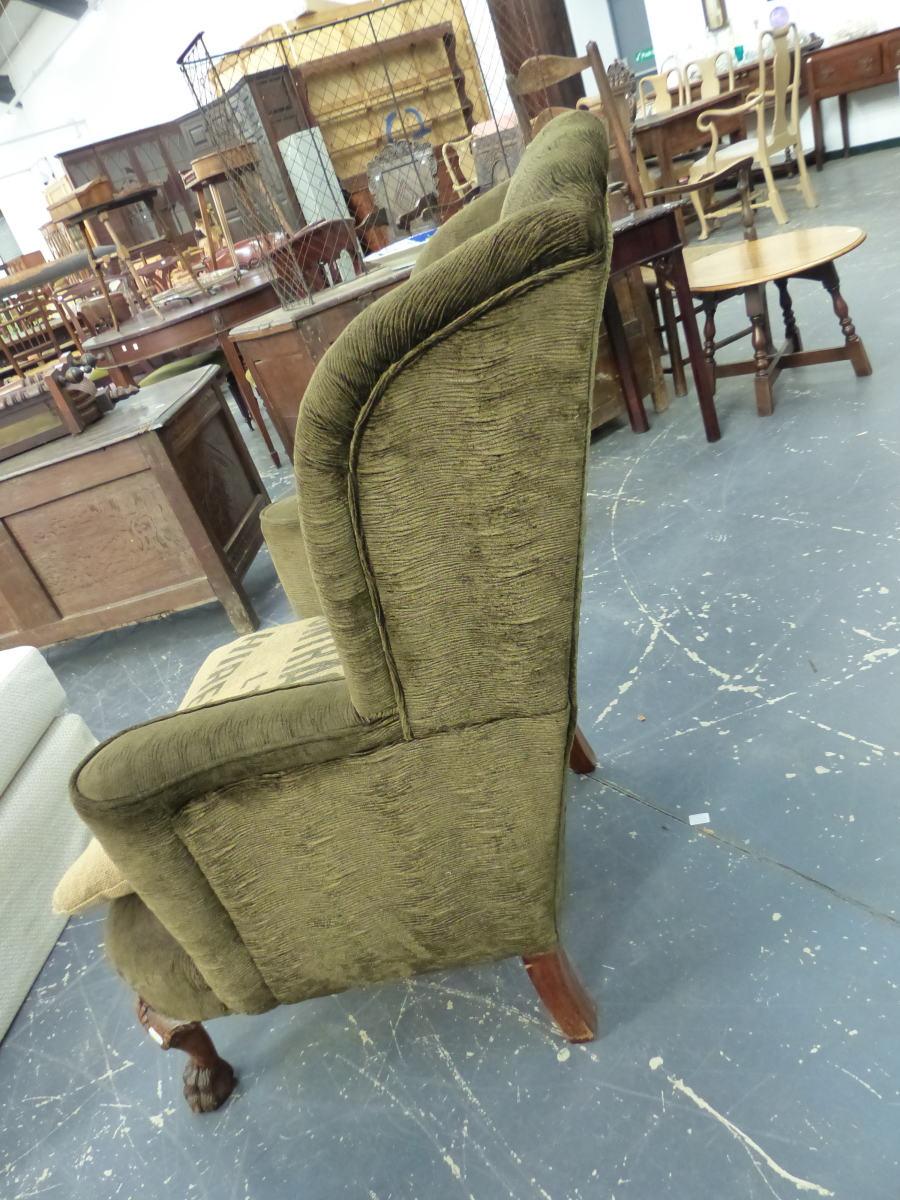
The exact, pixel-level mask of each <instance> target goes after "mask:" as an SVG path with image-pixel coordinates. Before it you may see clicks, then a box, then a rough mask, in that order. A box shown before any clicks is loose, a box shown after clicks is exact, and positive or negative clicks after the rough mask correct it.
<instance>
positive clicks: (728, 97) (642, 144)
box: [634, 87, 747, 187]
mask: <svg viewBox="0 0 900 1200" xmlns="http://www.w3.org/2000/svg"><path fill="white" fill-rule="evenodd" d="M745 94H746V88H743V87H739V88H734V89H733V90H732V91H730V92H721V93H720V94H719V95H718V96H711V97H709V98H707V99H706V100H694V101H692V103H690V104H682V105H681V107H680V108H673V109H670V110H669V111H668V112H662V113H651V115H650V116H649V117H638V118H637V120H636V121H635V122H634V136H635V139H636V140H637V144H638V147H639V149H640V151H641V154H643V156H644V158H656V159H657V160H658V161H659V169H660V184H659V186H660V187H674V186H675V185H676V184H677V183H678V176H679V170H678V169H677V168H676V166H675V159H676V158H677V157H678V156H679V155H681V154H690V153H691V152H692V151H694V150H697V151H699V150H702V149H703V147H704V146H707V145H709V143H710V142H711V141H712V136H711V135H710V134H709V133H701V131H700V130H699V129H698V128H697V118H698V117H699V116H702V114H703V113H705V112H708V110H709V109H711V108H716V109H718V108H735V107H737V106H738V105H739V104H741V102H742V101H743V99H744V96H745ZM716 126H717V127H718V130H719V134H720V135H727V134H731V136H732V139H734V135H735V134H736V135H737V137H738V139H739V140H742V139H743V138H745V137H746V136H747V114H746V113H735V114H734V116H732V117H720V118H719V119H718V120H717V121H716ZM681 174H682V175H686V174H687V169H686V168H685V169H682V170H681Z"/></svg>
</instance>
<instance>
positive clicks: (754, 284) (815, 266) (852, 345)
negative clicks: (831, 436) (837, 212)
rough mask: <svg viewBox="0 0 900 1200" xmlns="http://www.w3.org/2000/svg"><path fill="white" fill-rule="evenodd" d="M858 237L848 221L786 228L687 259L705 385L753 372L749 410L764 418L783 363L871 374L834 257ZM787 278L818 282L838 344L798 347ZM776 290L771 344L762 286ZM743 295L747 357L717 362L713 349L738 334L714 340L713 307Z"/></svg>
mask: <svg viewBox="0 0 900 1200" xmlns="http://www.w3.org/2000/svg"><path fill="white" fill-rule="evenodd" d="M865 238H866V235H865V233H864V232H863V231H862V230H861V229H857V228H856V226H854V225H828V226H823V227H821V228H818V229H797V230H794V231H793V232H791V233H782V234H777V235H776V236H774V237H766V238H759V239H758V240H757V241H755V242H735V243H734V244H733V245H731V246H728V247H726V248H725V249H723V250H719V251H718V252H717V253H715V254H710V255H707V256H706V257H704V258H699V259H696V260H694V261H693V262H691V263H689V264H688V280H689V282H690V288H691V292H692V293H693V294H694V295H697V296H699V297H700V298H701V300H702V303H703V309H704V312H705V314H706V324H705V326H704V338H705V342H704V348H705V351H706V361H707V363H708V364H709V368H710V374H711V376H712V381H713V387H715V384H716V380H717V379H722V378H727V377H728V376H730V375H755V377H756V380H755V382H756V408H757V411H758V412H759V415H760V416H769V415H770V414H771V413H772V412H773V410H774V407H775V402H774V397H773V393H772V389H773V387H774V384H775V380H776V379H777V378H778V376H779V374H780V373H781V371H783V370H784V369H785V368H786V367H810V366H814V365H816V364H817V363H826V362H842V361H844V360H847V361H849V362H850V364H851V365H852V367H853V370H854V371H855V372H856V374H857V375H871V374H872V367H871V364H870V363H869V356H868V355H867V354H866V348H865V346H864V345H863V343H862V339H861V338H860V336H859V335H858V334H857V332H856V328H855V327H854V325H853V322H852V321H851V320H850V313H849V311H848V309H847V302H846V300H845V299H844V297H843V296H842V295H841V285H840V279H839V278H838V273H837V269H836V268H835V265H834V260H835V259H836V258H840V257H841V255H843V254H848V253H849V252H850V251H851V250H855V249H856V247H857V246H859V245H860V244H861V243H862V242H864V241H865ZM791 279H812V280H815V281H817V282H818V283H821V284H822V286H823V287H824V288H825V290H826V292H828V294H829V295H830V296H831V303H832V307H833V308H834V314H835V316H836V317H837V319H838V321H839V322H840V325H841V332H842V333H843V335H844V344H843V345H842V346H834V347H830V348H828V349H825V350H804V349H803V343H802V341H801V338H800V330H799V329H798V328H797V321H796V318H795V316H794V308H793V304H792V302H791V297H790V294H789V292H788V281H789V280H791ZM767 283H774V284H775V286H776V287H777V288H778V296H779V300H780V302H781V312H782V316H783V318H784V332H785V341H784V342H783V344H782V345H781V346H780V347H776V346H775V344H774V342H773V340H772V329H771V323H770V321H769V310H768V304H767V301H766V284H767ZM740 294H743V296H744V303H745V304H746V307H747V316H748V317H749V318H750V329H749V330H747V331H746V333H749V334H750V337H751V341H752V344H753V358H750V359H744V360H742V361H740V362H732V363H717V362H716V351H718V350H719V349H721V347H723V346H726V345H728V344H729V343H730V342H733V341H736V340H737V339H738V338H740V337H743V336H745V334H736V335H733V336H732V337H729V338H725V339H723V340H722V341H720V342H717V341H716V326H715V315H716V309H717V307H718V306H719V304H720V303H721V302H722V301H723V300H727V299H728V298H729V297H731V296H735V295H740Z"/></svg>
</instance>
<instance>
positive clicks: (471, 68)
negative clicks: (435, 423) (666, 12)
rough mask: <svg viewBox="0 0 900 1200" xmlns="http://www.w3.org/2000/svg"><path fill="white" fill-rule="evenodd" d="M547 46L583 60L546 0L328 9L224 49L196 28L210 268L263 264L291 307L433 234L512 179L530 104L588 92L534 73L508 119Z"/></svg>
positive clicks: (569, 101) (190, 74)
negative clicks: (409, 241) (520, 81)
mask: <svg viewBox="0 0 900 1200" xmlns="http://www.w3.org/2000/svg"><path fill="white" fill-rule="evenodd" d="M580 52H581V53H582V54H583V53H584V48H583V47H581V48H580ZM546 53H552V54H566V55H574V54H575V53H576V49H575V47H574V45H572V38H571V33H570V31H569V28H568V23H567V21H565V18H564V16H563V17H562V18H560V10H559V8H558V6H556V5H552V6H551V3H550V0H393V2H391V3H386V4H372V3H369V4H355V5H335V4H331V3H329V4H327V5H324V6H323V7H322V9H321V11H318V12H316V11H310V12H307V13H305V14H304V15H302V16H299V17H298V18H297V19H296V20H293V21H287V22H286V23H285V24H284V25H275V26H272V27H270V28H269V29H267V30H265V31H263V32H262V33H261V34H259V35H257V36H256V37H255V38H253V39H251V40H250V41H249V42H247V43H246V44H245V45H244V46H242V47H240V48H239V49H237V50H233V51H229V52H228V53H224V54H219V53H216V54H214V53H211V51H210V50H209V48H208V47H207V46H206V45H205V43H204V40H203V37H202V35H201V36H200V37H198V38H196V39H195V41H194V42H193V43H192V44H191V45H190V46H189V47H188V49H187V50H186V51H185V53H184V54H183V55H182V56H181V58H180V59H179V64H180V66H181V69H182V71H183V73H184V75H185V78H186V79H187V82H188V84H189V85H190V88H191V90H192V92H193V94H194V97H195V99H196V101H197V105H198V109H199V114H200V117H201V118H202V128H200V127H199V126H198V127H197V128H192V129H191V131H190V137H189V138H188V141H189V144H190V145H191V147H192V153H193V154H194V159H193V162H192V167H191V171H189V172H186V173H185V176H184V178H185V183H186V184H187V186H189V187H191V188H192V189H193V190H194V191H195V192H196V193H197V195H198V199H199V200H200V208H201V213H202V216H203V224H204V233H205V238H206V242H207V246H206V249H207V253H208V255H209V257H211V258H212V260H213V263H212V265H213V267H224V266H235V267H251V266H257V265H258V266H260V267H261V268H262V269H263V270H265V271H266V272H267V273H268V274H269V276H270V277H271V278H272V281H273V283H274V285H275V288H276V290H277V292H278V295H279V298H280V299H281V301H282V303H283V304H285V305H286V306H291V305H295V304H302V303H304V302H306V301H308V299H309V298H310V296H312V295H313V294H314V293H315V292H317V291H319V290H321V289H322V288H325V287H330V286H333V285H335V284H339V283H341V282H344V281H349V280H351V279H353V278H354V277H355V275H357V274H359V273H361V272H362V270H363V269H364V265H363V260H364V257H365V255H367V254H371V253H373V252H376V251H379V250H382V251H383V250H385V249H386V248H387V247H391V246H392V245H393V244H394V243H396V242H397V241H399V240H402V239H406V238H408V237H410V236H415V235H417V234H425V233H427V231H428V230H430V229H434V228H436V227H437V225H439V224H440V223H441V222H442V221H445V220H447V219H448V217H450V216H451V215H452V214H453V213H454V212H456V211H458V209H459V208H460V207H461V205H462V204H463V203H465V202H466V199H467V198H468V197H471V196H472V195H474V194H476V193H477V192H479V191H482V192H483V191H486V190H488V189H489V188H491V187H493V186H495V185H496V184H497V183H499V182H501V181H502V180H504V179H506V178H508V177H509V176H510V175H511V174H512V172H513V171H514V170H515V168H516V165H517V163H518V161H519V159H520V157H521V155H522V152H523V150H524V146H525V144H526V142H527V140H528V134H530V131H531V130H530V123H529V129H528V131H526V132H523V129H522V122H523V121H524V120H525V116H524V111H526V110H527V113H528V114H529V116H537V115H539V114H540V113H541V112H542V111H543V110H545V109H551V110H552V109H554V108H557V109H558V108H559V107H574V106H575V104H576V102H577V100H578V99H579V97H580V96H582V95H583V94H584V88H583V86H582V83H581V79H580V76H579V75H578V74H576V75H575V76H574V78H573V79H571V80H567V81H565V82H564V83H555V84H548V85H547V86H543V84H542V82H541V81H540V80H539V81H538V83H539V84H540V86H539V87H538V88H537V89H536V90H533V91H532V92H531V93H530V94H529V95H528V96H527V97H526V98H525V102H524V103H525V110H523V109H522V106H521V104H519V106H518V115H517V104H516V102H514V99H513V97H512V96H511V95H510V89H509V79H510V78H511V77H513V76H515V75H516V73H517V72H518V71H519V69H520V68H521V66H522V64H523V63H525V62H526V61H527V60H529V59H533V58H534V57H535V55H537V54H546Z"/></svg>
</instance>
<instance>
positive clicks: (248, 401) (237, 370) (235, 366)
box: [217, 330, 281, 467]
mask: <svg viewBox="0 0 900 1200" xmlns="http://www.w3.org/2000/svg"><path fill="white" fill-rule="evenodd" d="M217 336H218V340H219V345H220V346H221V347H222V349H223V351H224V352H225V357H226V358H227V359H228V366H229V367H230V368H231V373H232V375H233V376H234V381H235V383H236V384H237V387H238V390H239V391H240V394H241V396H242V398H243V401H244V404H245V405H246V406H247V408H248V410H249V411H250V412H251V413H252V414H253V419H254V421H256V428H257V429H258V430H259V432H260V433H261V434H262V437H263V441H264V442H265V443H266V449H267V450H268V451H269V455H270V457H271V459H272V462H273V463H274V464H275V466H276V467H280V466H281V459H280V458H279V457H278V451H277V450H276V449H275V447H274V445H273V444H272V438H271V436H270V434H269V430H268V428H267V426H266V423H265V421H264V420H263V417H262V413H261V412H260V411H259V405H258V404H257V402H256V393H255V392H254V391H253V387H252V385H251V383H250V381H249V379H248V378H247V368H246V367H245V366H244V361H243V359H242V358H241V356H240V354H239V352H238V348H237V346H235V344H234V342H233V341H232V340H231V338H230V337H229V336H228V334H227V332H226V331H225V330H223V331H222V332H221V333H219V334H218V335H217Z"/></svg>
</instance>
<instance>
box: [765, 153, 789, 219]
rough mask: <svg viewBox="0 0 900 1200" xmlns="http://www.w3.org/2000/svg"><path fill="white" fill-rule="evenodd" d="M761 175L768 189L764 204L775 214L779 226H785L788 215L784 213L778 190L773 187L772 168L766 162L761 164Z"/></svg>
mask: <svg viewBox="0 0 900 1200" xmlns="http://www.w3.org/2000/svg"><path fill="white" fill-rule="evenodd" d="M760 166H761V167H762V172H763V175H764V176H765V179H766V187H767V188H768V189H769V194H768V196H767V197H766V203H767V204H768V205H769V206H770V207H771V209H772V212H773V213H774V214H775V220H776V221H777V222H778V224H779V225H787V223H788V215H787V213H786V212H785V211H784V205H783V204H782V202H781V196H780V195H779V193H778V188H777V187H776V186H775V176H774V175H773V174H772V168H771V166H770V165H769V164H768V163H767V162H761V163H760Z"/></svg>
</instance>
